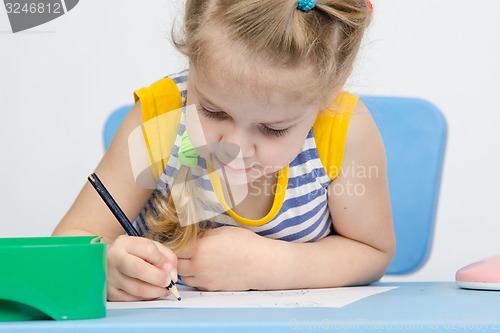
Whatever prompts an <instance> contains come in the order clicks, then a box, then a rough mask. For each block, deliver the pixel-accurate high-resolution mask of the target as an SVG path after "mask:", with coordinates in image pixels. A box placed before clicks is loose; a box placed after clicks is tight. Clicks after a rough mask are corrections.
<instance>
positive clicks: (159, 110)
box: [134, 78, 182, 181]
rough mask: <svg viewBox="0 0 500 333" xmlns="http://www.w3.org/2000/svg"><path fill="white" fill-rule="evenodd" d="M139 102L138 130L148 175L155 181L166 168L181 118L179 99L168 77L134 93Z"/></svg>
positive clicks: (173, 84) (180, 100)
mask: <svg viewBox="0 0 500 333" xmlns="http://www.w3.org/2000/svg"><path fill="white" fill-rule="evenodd" d="M134 100H135V101H136V102H137V101H138V100H140V101H141V109H142V131H143V134H144V141H145V143H146V149H147V155H148V160H149V165H150V167H151V172H152V173H153V177H154V179H155V180H156V181H158V179H159V178H160V176H161V174H162V173H163V171H164V170H165V167H166V166H167V162H168V159H169V157H170V153H171V151H172V148H173V146H174V143H175V138H176V136H177V131H178V129H179V124H180V120H181V115H182V97H181V93H180V91H179V88H177V85H176V84H175V82H174V80H172V79H171V78H163V79H161V80H159V81H156V82H155V83H153V84H152V85H150V86H149V87H145V88H142V89H139V90H136V91H134Z"/></svg>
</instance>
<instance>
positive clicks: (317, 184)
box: [135, 71, 357, 242]
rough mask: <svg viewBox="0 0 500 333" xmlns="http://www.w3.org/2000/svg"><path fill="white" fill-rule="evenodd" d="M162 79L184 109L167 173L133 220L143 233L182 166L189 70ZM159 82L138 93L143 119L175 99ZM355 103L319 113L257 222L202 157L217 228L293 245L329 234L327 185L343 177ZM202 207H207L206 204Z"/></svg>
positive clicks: (201, 182) (201, 180)
mask: <svg viewBox="0 0 500 333" xmlns="http://www.w3.org/2000/svg"><path fill="white" fill-rule="evenodd" d="M162 80H170V82H172V86H173V85H174V84H175V86H176V87H177V89H178V92H177V94H179V92H180V97H179V103H180V106H182V107H181V108H180V111H179V118H180V119H179V125H178V126H176V129H177V135H176V136H175V140H173V142H172V147H171V149H170V154H168V156H169V157H168V158H166V159H165V161H164V165H163V166H162V168H163V171H162V172H161V171H160V172H161V175H159V178H158V183H157V188H156V190H154V191H153V193H152V196H151V198H150V200H149V201H148V203H147V204H146V206H145V207H144V209H143V210H142V211H141V213H140V214H139V216H138V217H137V218H136V220H135V225H136V227H138V229H139V230H140V232H142V233H144V232H145V231H146V230H147V226H146V223H145V214H146V212H147V211H148V210H154V207H153V205H152V202H153V199H154V198H155V197H158V196H160V197H161V198H163V199H165V200H166V199H167V198H168V196H169V193H170V189H171V188H172V185H173V180H174V177H175V175H176V173H177V172H178V170H179V168H180V162H179V159H178V152H179V147H180V145H181V136H182V134H183V133H184V131H185V107H186V93H187V71H184V72H181V73H178V74H176V75H172V76H169V77H168V78H164V79H162ZM162 80H160V81H162ZM172 80H173V81H172ZM160 81H158V82H156V83H154V84H153V85H151V86H150V87H146V88H143V89H141V90H138V91H136V92H135V96H136V100H140V101H141V108H142V112H143V120H144V119H148V117H145V114H153V115H157V114H163V113H164V112H168V111H169V110H163V109H165V108H166V107H163V106H162V103H161V100H162V99H164V100H166V99H167V98H171V97H168V96H171V94H170V93H165V90H166V89H172V90H175V89H173V88H172V87H171V88H168V87H167V88H166V86H165V85H162V83H160ZM162 82H163V83H165V81H162ZM356 103H357V97H355V96H353V95H351V94H349V93H347V92H342V93H341V94H340V95H339V97H337V99H336V100H335V101H334V102H333V103H332V106H331V107H330V108H329V109H328V110H325V111H323V112H322V113H320V116H318V119H317V120H316V122H315V124H314V126H313V128H311V130H310V131H309V133H308V135H307V138H306V140H305V141H304V144H303V146H302V151H301V152H300V153H299V154H298V155H297V156H296V157H295V159H294V160H293V161H292V162H291V163H290V164H289V165H288V166H286V167H285V168H283V169H282V170H280V171H279V172H278V181H277V185H278V186H277V188H278V189H282V190H281V191H280V190H278V191H276V195H275V198H274V202H273V205H272V208H271V210H270V211H269V213H268V214H267V215H266V216H264V217H263V218H261V219H259V220H251V219H246V218H244V217H242V216H239V215H237V214H236V213H235V212H234V211H233V210H231V209H230V208H229V206H228V204H227V203H226V202H225V200H224V196H223V195H222V194H221V190H220V181H218V178H217V176H215V174H214V173H213V172H212V173H210V172H209V171H210V167H209V166H207V163H206V161H205V160H204V159H203V158H202V157H200V158H199V159H198V165H197V166H195V167H194V168H192V173H193V175H195V177H194V178H195V179H196V182H197V185H198V186H199V187H200V188H203V190H204V191H207V196H206V197H207V198H213V199H210V203H207V204H206V210H207V211H210V210H213V211H215V212H218V213H221V214H218V213H217V214H215V213H214V214H212V215H213V216H214V221H215V222H216V225H232V226H239V227H242V228H247V229H249V230H252V231H253V232H255V233H256V234H259V235H261V236H264V237H268V238H273V239H278V240H284V241H290V242H314V241H317V240H319V239H321V238H324V237H326V236H328V235H330V234H331V233H332V232H333V228H332V221H331V217H330V214H329V210H328V204H327V202H328V200H327V187H328V185H329V184H330V182H331V181H332V179H334V178H335V177H336V176H337V175H338V174H339V173H340V169H341V165H342V157H343V152H344V146H345V137H346V133H347V126H348V124H349V120H350V116H351V113H352V110H353V109H354V107H355V105H356ZM152 109H155V110H152ZM165 135H168V133H166V134H165ZM149 141H151V139H149ZM320 155H321V156H320ZM200 204H201V205H202V206H203V205H204V203H203V202H201V203H200ZM214 205H215V206H216V207H214ZM208 215H210V214H208Z"/></svg>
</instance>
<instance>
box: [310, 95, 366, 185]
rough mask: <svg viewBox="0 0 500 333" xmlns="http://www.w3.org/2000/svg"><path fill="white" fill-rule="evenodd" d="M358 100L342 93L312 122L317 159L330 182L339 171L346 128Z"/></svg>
mask: <svg viewBox="0 0 500 333" xmlns="http://www.w3.org/2000/svg"><path fill="white" fill-rule="evenodd" d="M358 99H359V98H358V97H357V96H354V95H351V94H350V93H348V92H346V91H342V92H341V93H340V94H339V95H338V96H337V98H336V99H335V100H334V101H333V103H332V104H331V105H330V106H329V107H328V108H326V109H325V110H323V111H321V113H320V114H319V115H318V117H317V118H316V121H315V122H314V125H313V130H314V140H315V141H316V147H317V149H318V154H319V159H320V160H321V164H323V167H324V168H325V170H326V172H327V174H328V177H330V179H331V180H333V179H335V178H336V177H337V176H338V175H339V173H340V171H341V168H342V160H343V158H344V148H345V142H346V137H347V128H348V126H349V121H350V120H351V115H352V111H353V110H354V108H355V107H356V104H357V103H358Z"/></svg>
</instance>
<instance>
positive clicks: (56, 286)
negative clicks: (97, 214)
mask: <svg viewBox="0 0 500 333" xmlns="http://www.w3.org/2000/svg"><path fill="white" fill-rule="evenodd" d="M105 316H106V244H104V243H100V237H94V236H54V237H27V238H0V322H1V321H18V320H35V319H55V320H66V319H87V318H102V317H105Z"/></svg>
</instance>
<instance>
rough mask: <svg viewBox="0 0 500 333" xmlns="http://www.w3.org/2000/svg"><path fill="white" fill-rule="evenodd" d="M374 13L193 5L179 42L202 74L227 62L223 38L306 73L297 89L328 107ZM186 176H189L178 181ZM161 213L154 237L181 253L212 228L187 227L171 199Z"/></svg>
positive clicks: (218, 2) (222, 0) (270, 63)
mask: <svg viewBox="0 0 500 333" xmlns="http://www.w3.org/2000/svg"><path fill="white" fill-rule="evenodd" d="M369 12H370V8H369V7H368V4H367V2H366V0H317V2H316V6H315V7H314V8H313V9H312V10H310V11H308V12H303V11H300V10H298V9H297V1H294V0H239V1H234V0H186V11H185V18H184V25H183V31H182V35H181V36H180V37H179V36H176V35H175V33H173V34H172V37H173V43H174V45H175V46H176V47H177V49H178V50H179V51H180V52H182V53H183V54H184V55H186V56H187V57H188V59H189V61H190V64H191V65H192V66H194V67H196V69H197V70H200V71H209V70H211V68H213V66H212V65H213V64H214V62H215V61H221V59H220V58H223V57H224V55H221V54H220V52H217V51H218V49H219V44H218V43H219V42H220V41H221V40H222V41H223V42H225V43H226V44H227V45H229V46H231V49H235V50H240V51H242V52H244V54H243V55H244V56H243V57H239V58H243V59H251V61H258V62H259V63H260V64H263V65H265V66H267V67H266V68H273V69H278V70H281V69H291V70H294V69H297V70H302V71H306V73H307V75H308V76H306V78H307V77H309V78H310V79H309V80H307V79H301V82H300V84H293V88H292V89H297V91H294V93H298V94H301V98H305V99H307V100H309V101H310V100H312V99H318V98H319V99H321V100H324V102H328V101H327V100H326V99H327V98H328V97H329V96H330V94H331V92H332V91H333V90H334V89H335V88H337V87H338V86H339V85H341V84H342V83H343V82H344V81H345V79H346V78H347V77H348V76H349V74H350V72H351V68H352V66H353V63H354V60H355V58H356V55H357V53H358V50H359V47H360V45H361V40H362V37H363V34H364V31H365V28H366V27H367V26H368V24H369V22H370V15H369ZM214 36H216V37H219V38H216V37H214ZM222 60H223V59H222ZM239 67H240V66H233V67H232V68H231V69H233V68H234V69H235V70H236V69H237V68H239ZM249 70H250V71H251V70H252V68H250V69H249ZM301 77H303V76H301ZM181 170H182V168H181ZM179 174H180V175H179ZM182 177H185V171H179V173H178V175H177V176H176V178H182ZM190 203H191V204H194V200H191V201H190ZM155 208H156V210H157V213H156V214H153V215H154V216H153V215H151V214H150V217H149V218H148V219H147V222H148V226H149V228H150V233H149V235H150V237H153V238H156V239H159V240H161V241H163V243H165V245H167V246H168V247H169V248H171V249H172V250H173V251H174V252H177V251H182V250H184V249H185V248H186V247H188V246H189V245H190V244H191V243H192V242H193V241H194V240H195V239H196V238H197V237H198V236H199V235H200V233H201V232H203V230H206V228H208V227H209V224H204V225H200V226H199V225H198V223H194V224H190V225H188V226H187V227H181V226H180V224H179V219H178V216H177V213H176V209H175V206H174V204H173V200H172V198H171V197H170V198H169V200H168V202H165V200H161V198H158V199H157V200H155ZM185 209H188V208H185ZM179 214H182V213H181V212H179Z"/></svg>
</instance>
